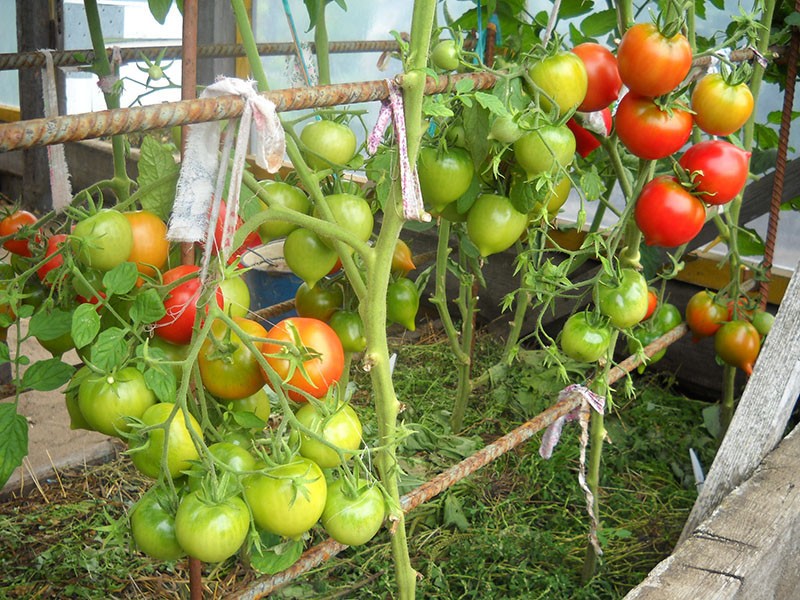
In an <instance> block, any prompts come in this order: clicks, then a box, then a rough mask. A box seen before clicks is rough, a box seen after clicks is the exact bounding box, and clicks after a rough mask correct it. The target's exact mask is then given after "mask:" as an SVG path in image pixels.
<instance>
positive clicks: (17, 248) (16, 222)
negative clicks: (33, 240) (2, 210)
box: [0, 210, 38, 257]
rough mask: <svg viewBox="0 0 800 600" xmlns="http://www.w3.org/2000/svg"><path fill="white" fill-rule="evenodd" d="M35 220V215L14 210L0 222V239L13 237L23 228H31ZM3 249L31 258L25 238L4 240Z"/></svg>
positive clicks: (25, 211)
mask: <svg viewBox="0 0 800 600" xmlns="http://www.w3.org/2000/svg"><path fill="white" fill-rule="evenodd" d="M37 220H38V219H37V218H36V215H34V214H33V213H30V212H28V211H27V210H16V211H14V212H12V213H11V214H10V215H8V216H7V217H5V218H4V219H3V220H2V221H0V237H5V236H7V235H15V234H16V233H17V232H19V231H20V230H21V229H22V228H23V227H31V226H33V225H34V224H35V223H36V221H37ZM3 248H5V249H6V250H8V251H9V252H11V253H12V254H18V255H20V256H27V257H30V256H31V250H30V248H28V239H27V238H22V239H10V240H6V241H5V242H3Z"/></svg>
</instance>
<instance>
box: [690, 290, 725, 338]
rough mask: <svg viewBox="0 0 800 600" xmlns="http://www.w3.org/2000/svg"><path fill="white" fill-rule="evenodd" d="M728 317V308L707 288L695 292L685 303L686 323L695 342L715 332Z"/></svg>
mask: <svg viewBox="0 0 800 600" xmlns="http://www.w3.org/2000/svg"><path fill="white" fill-rule="evenodd" d="M728 319H729V317H728V309H727V308H726V307H725V306H723V305H722V304H719V303H717V302H716V300H715V298H714V296H712V295H711V294H710V293H709V292H708V291H707V290H702V291H700V292H697V293H696V294H695V295H694V296H692V297H691V298H689V302H688V303H687V304H686V325H687V326H688V327H689V330H690V331H691V332H692V339H693V340H694V341H695V342H697V341H699V340H700V339H702V338H704V337H710V336H712V335H714V334H715V333H717V331H719V328H720V327H722V324H723V323H725V322H726V321H727V320H728Z"/></svg>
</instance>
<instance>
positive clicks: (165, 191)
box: [137, 136, 180, 221]
mask: <svg viewBox="0 0 800 600" xmlns="http://www.w3.org/2000/svg"><path fill="white" fill-rule="evenodd" d="M138 164H139V178H138V181H137V183H138V184H139V189H140V190H145V188H147V186H150V185H152V187H150V188H149V189H146V190H145V191H143V192H142V196H141V197H140V199H139V200H140V202H141V205H142V208H143V209H145V210H149V211H150V212H153V213H155V214H157V215H158V216H159V217H160V218H161V219H163V220H164V221H166V220H167V219H168V218H169V214H170V212H171V211H172V203H173V201H174V200H175V187H176V185H177V182H178V172H179V171H180V167H179V166H178V164H177V163H176V162H175V159H174V158H173V157H172V151H171V150H170V149H169V148H168V147H167V146H164V145H162V144H161V143H159V142H158V141H157V140H156V139H155V138H154V137H151V136H148V137H145V138H144V140H143V141H142V147H141V154H140V157H139V163H138ZM157 182H159V183H160V185H155V184H156V183H157Z"/></svg>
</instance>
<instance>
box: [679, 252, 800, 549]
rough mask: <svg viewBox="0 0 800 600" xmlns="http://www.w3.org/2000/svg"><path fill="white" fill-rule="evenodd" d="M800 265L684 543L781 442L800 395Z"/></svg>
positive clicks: (749, 382)
mask: <svg viewBox="0 0 800 600" xmlns="http://www.w3.org/2000/svg"><path fill="white" fill-rule="evenodd" d="M798 332H800V265H798V266H797V268H795V272H794V275H793V276H792V279H791V281H790V282H789V287H788V288H787V290H786V295H785V296H784V298H783V302H782V303H781V306H780V308H779V309H778V313H777V315H776V317H775V323H774V325H773V327H772V330H771V331H770V334H769V335H768V336H767V339H766V342H765V344H764V347H763V348H762V349H761V354H760V355H759V357H758V360H757V361H756V365H755V369H754V370H753V374H752V375H751V376H750V379H749V380H748V382H747V385H746V386H745V390H744V393H743V394H742V397H741V399H740V400H739V405H738V407H737V409H736V413H735V415H734V417H733V421H732V422H731V424H730V427H729V428H728V432H727V434H726V435H725V439H724V440H723V441H722V445H721V446H720V449H719V451H718V452H717V456H716V458H715V459H714V463H713V464H712V466H711V470H710V471H709V473H708V477H707V478H706V482H705V485H704V486H703V491H702V492H701V493H700V495H699V496H698V498H697V501H696V502H695V505H694V507H693V508H692V512H691V514H690V515H689V519H688V520H687V522H686V525H685V527H684V529H683V533H682V534H681V541H683V540H685V539H686V538H687V537H688V536H690V535H691V534H692V532H693V531H694V530H695V528H696V527H697V526H698V525H699V524H700V523H701V522H702V521H703V520H704V519H706V518H707V517H708V515H709V514H711V512H712V511H713V510H714V509H715V508H716V507H717V506H718V505H719V503H720V502H721V501H722V499H723V498H724V497H725V496H727V495H728V494H729V493H730V491H731V490H733V488H735V487H736V486H738V485H739V484H741V483H742V482H743V481H745V480H746V479H747V478H748V477H750V475H752V474H753V471H755V469H756V467H757V466H758V464H759V463H760V462H761V461H762V460H763V459H764V457H765V456H766V455H767V453H768V452H770V451H771V450H772V449H773V448H775V446H777V445H778V443H779V442H780V441H781V439H782V438H783V435H784V430H785V429H786V425H787V423H788V421H789V417H790V416H791V414H792V410H793V409H794V406H795V403H796V402H797V398H798V395H800V333H798ZM679 543H680V542H679Z"/></svg>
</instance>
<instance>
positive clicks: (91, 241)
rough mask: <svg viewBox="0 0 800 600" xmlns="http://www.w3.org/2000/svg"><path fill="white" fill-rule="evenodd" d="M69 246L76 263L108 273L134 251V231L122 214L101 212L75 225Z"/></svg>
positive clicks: (108, 211) (105, 210) (110, 210)
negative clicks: (76, 260)
mask: <svg viewBox="0 0 800 600" xmlns="http://www.w3.org/2000/svg"><path fill="white" fill-rule="evenodd" d="M70 243H71V245H72V251H73V252H74V253H75V257H76V258H77V259H78V261H79V262H81V263H83V264H84V265H86V266H87V267H91V268H93V269H98V270H100V271H110V270H111V269H113V268H114V267H116V266H117V265H118V264H120V263H123V262H125V261H126V260H128V257H129V256H130V254H131V250H132V249H133V230H132V229H131V224H130V223H129V222H128V219H127V218H125V215H123V214H122V213H121V212H119V211H116V210H113V209H102V210H100V211H99V212H97V213H95V214H94V215H92V216H90V217H87V218H86V219H84V220H82V221H79V222H78V224H77V225H75V228H74V229H73V230H72V235H71V236H70Z"/></svg>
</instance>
